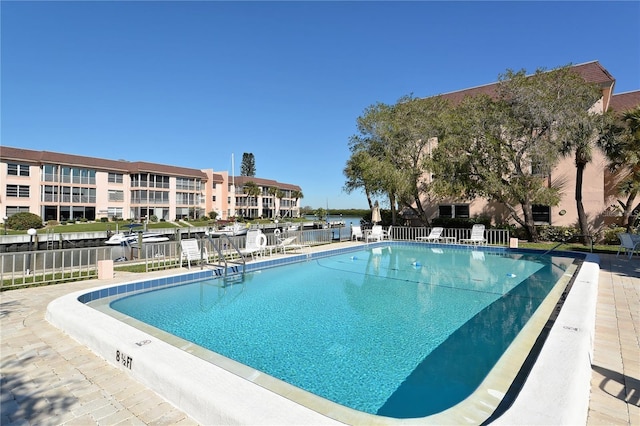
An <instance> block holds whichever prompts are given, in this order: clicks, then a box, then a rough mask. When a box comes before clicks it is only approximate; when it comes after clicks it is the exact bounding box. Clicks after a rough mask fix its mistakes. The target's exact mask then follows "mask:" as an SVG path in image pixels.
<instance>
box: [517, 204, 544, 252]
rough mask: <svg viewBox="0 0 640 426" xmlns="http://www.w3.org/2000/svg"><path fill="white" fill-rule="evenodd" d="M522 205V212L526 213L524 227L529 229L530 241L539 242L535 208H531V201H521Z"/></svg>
mask: <svg viewBox="0 0 640 426" xmlns="http://www.w3.org/2000/svg"><path fill="white" fill-rule="evenodd" d="M521 206H522V213H523V215H524V225H525V226H524V229H525V230H526V231H527V234H528V236H529V241H531V242H532V243H537V242H538V240H539V239H540V236H539V235H538V228H536V225H535V224H534V222H533V209H532V208H531V203H529V202H524V203H521Z"/></svg>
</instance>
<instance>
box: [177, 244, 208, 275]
mask: <svg viewBox="0 0 640 426" xmlns="http://www.w3.org/2000/svg"><path fill="white" fill-rule="evenodd" d="M180 248H181V255H180V256H181V258H182V259H183V260H186V261H187V265H188V266H189V269H191V262H193V263H194V264H195V263H198V262H201V261H204V262H206V261H208V260H209V253H208V251H207V248H206V247H204V246H203V247H202V251H201V250H200V246H199V245H198V240H196V239H190V240H181V241H180Z"/></svg>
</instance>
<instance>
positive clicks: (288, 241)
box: [268, 236, 311, 254]
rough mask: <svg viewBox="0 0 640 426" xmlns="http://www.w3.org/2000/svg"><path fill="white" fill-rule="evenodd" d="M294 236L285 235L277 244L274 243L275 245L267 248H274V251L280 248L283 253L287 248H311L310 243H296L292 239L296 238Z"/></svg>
mask: <svg viewBox="0 0 640 426" xmlns="http://www.w3.org/2000/svg"><path fill="white" fill-rule="evenodd" d="M296 238H298V237H296V236H294V237H287V238H285V239H283V240H281V241H280V242H279V243H278V244H276V245H275V246H272V247H268V248H272V249H273V248H275V249H276V252H277V251H278V250H281V251H282V253H283V254H285V253H287V249H289V250H301V251H302V250H303V249H309V248H311V246H310V245H308V244H297V243H295V242H294V241H295V240H296Z"/></svg>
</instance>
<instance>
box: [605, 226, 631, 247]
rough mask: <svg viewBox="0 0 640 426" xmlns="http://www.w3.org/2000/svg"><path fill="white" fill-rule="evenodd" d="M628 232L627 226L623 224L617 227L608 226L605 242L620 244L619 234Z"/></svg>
mask: <svg viewBox="0 0 640 426" xmlns="http://www.w3.org/2000/svg"><path fill="white" fill-rule="evenodd" d="M623 232H627V229H626V228H623V227H621V226H616V227H615V228H608V229H606V230H605V231H604V241H603V243H604V244H609V245H614V244H620V239H619V238H618V234H620V233H623Z"/></svg>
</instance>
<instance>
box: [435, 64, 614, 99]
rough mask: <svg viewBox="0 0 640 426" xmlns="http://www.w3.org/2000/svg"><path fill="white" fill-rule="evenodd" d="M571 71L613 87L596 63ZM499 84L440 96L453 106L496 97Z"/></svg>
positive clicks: (606, 74) (589, 79)
mask: <svg viewBox="0 0 640 426" xmlns="http://www.w3.org/2000/svg"><path fill="white" fill-rule="evenodd" d="M571 69H573V70H574V71H576V72H577V73H578V74H579V75H581V76H582V78H584V80H585V81H586V82H587V83H595V84H598V85H600V86H601V87H608V86H613V84H615V81H616V80H615V79H614V78H613V76H611V74H609V72H608V71H607V70H606V69H605V68H604V67H603V66H602V65H600V63H599V62H598V61H592V62H587V63H584V64H579V65H573V66H571ZM498 85H499V83H498V82H496V83H491V84H486V85H484V86H477V87H472V88H470V89H464V90H458V91H456V92H449V93H443V94H441V95H440V96H441V97H443V98H444V99H447V100H449V101H450V102H451V103H453V104H459V103H460V102H462V100H463V99H464V98H466V97H468V96H469V97H470V96H476V95H480V94H484V95H488V96H490V97H492V98H493V97H496V96H497V89H498Z"/></svg>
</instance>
